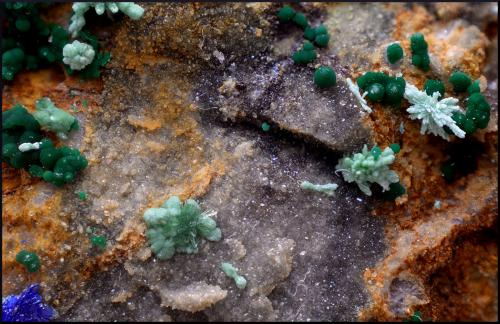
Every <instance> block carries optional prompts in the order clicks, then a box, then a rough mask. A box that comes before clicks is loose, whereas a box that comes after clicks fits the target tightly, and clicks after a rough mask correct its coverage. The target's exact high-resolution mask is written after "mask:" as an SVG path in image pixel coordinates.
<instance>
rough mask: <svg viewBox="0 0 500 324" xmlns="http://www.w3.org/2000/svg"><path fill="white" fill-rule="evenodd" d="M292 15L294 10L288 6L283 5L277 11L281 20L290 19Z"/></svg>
mask: <svg viewBox="0 0 500 324" xmlns="http://www.w3.org/2000/svg"><path fill="white" fill-rule="evenodd" d="M294 16H295V10H294V9H293V8H292V7H290V6H284V7H283V8H281V9H280V10H279V11H278V18H279V20H281V21H282V22H287V21H290V20H292V18H293V17H294Z"/></svg>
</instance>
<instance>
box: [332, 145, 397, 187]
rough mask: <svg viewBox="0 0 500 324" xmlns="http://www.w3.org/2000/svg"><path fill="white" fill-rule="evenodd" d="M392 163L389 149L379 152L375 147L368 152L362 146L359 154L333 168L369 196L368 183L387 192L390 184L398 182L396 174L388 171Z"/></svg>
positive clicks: (391, 154)
mask: <svg viewBox="0 0 500 324" xmlns="http://www.w3.org/2000/svg"><path fill="white" fill-rule="evenodd" d="M392 162H394V151H393V150H392V149H391V148H389V147H386V148H385V150H384V151H381V150H380V148H378V146H375V147H374V148H373V149H372V150H371V151H368V148H367V147H366V145H364V146H363V150H362V151H361V153H356V154H354V155H353V156H352V157H344V158H342V159H341V160H340V161H339V163H338V164H337V166H336V167H335V168H336V169H337V171H340V172H342V175H343V177H344V180H345V181H347V182H356V184H357V185H358V187H359V189H361V191H363V192H364V193H365V194H366V195H368V196H371V194H372V191H371V190H370V184H369V183H372V182H375V183H378V184H379V185H380V186H381V187H382V188H383V191H386V190H389V185H390V184H391V183H395V182H398V181H399V177H398V174H397V173H396V172H394V171H392V170H391V169H389V165H391V164H392Z"/></svg>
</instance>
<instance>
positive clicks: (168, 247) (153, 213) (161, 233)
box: [144, 196, 221, 260]
mask: <svg viewBox="0 0 500 324" xmlns="http://www.w3.org/2000/svg"><path fill="white" fill-rule="evenodd" d="M210 215H211V214H209V213H205V212H202V211H201V209H200V207H199V206H198V204H197V203H196V201H194V200H192V199H188V200H186V202H185V203H184V204H182V203H181V201H180V199H179V198H178V197H177V196H173V197H171V198H169V199H168V200H167V201H166V202H165V203H164V204H163V205H162V207H160V208H150V209H148V210H146V212H145V213H144V221H145V222H146V224H147V226H148V231H147V232H146V236H147V238H148V240H149V243H150V245H151V250H152V251H153V252H154V253H155V254H156V256H157V257H158V259H160V260H167V259H170V258H171V257H172V256H173V255H174V254H175V252H182V253H196V252H198V238H200V237H201V238H206V239H207V240H209V241H219V240H220V239H221V230H220V228H218V227H217V225H216V223H215V221H214V220H213V219H212V218H210Z"/></svg>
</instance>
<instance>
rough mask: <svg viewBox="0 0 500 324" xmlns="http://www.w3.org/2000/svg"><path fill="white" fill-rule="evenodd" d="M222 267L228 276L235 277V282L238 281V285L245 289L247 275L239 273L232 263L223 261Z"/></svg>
mask: <svg viewBox="0 0 500 324" xmlns="http://www.w3.org/2000/svg"><path fill="white" fill-rule="evenodd" d="M220 267H221V269H222V271H224V273H225V274H226V275H227V276H228V277H231V278H233V280H234V283H236V287H238V288H239V289H245V287H246V286H247V280H246V279H245V277H243V276H240V275H239V274H238V270H237V269H236V268H235V267H234V266H233V265H232V264H231V263H227V262H222V263H221V265H220Z"/></svg>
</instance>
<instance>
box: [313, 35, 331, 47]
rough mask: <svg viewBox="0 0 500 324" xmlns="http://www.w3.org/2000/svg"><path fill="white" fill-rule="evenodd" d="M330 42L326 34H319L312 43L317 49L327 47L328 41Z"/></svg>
mask: <svg viewBox="0 0 500 324" xmlns="http://www.w3.org/2000/svg"><path fill="white" fill-rule="evenodd" d="M329 40H330V36H329V35H328V34H320V35H316V37H315V38H314V43H315V44H316V45H317V46H318V47H326V46H327V45H328V41H329Z"/></svg>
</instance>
